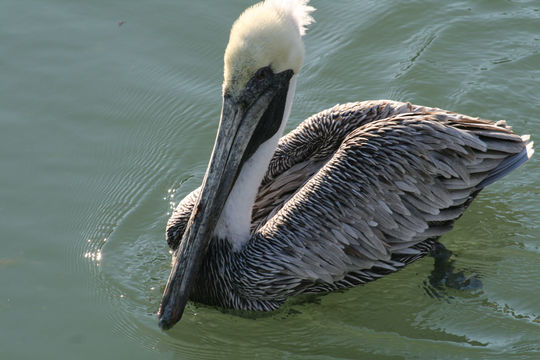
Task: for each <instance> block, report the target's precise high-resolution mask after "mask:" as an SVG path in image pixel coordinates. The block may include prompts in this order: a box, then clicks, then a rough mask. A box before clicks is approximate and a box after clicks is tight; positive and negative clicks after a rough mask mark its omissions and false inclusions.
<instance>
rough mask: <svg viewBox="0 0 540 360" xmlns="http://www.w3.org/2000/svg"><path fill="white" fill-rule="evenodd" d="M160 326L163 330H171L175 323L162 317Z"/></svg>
mask: <svg viewBox="0 0 540 360" xmlns="http://www.w3.org/2000/svg"><path fill="white" fill-rule="evenodd" d="M159 327H160V328H161V330H169V329H170V328H172V327H173V324H171V322H170V321H168V320H166V319H163V318H161V319H159Z"/></svg>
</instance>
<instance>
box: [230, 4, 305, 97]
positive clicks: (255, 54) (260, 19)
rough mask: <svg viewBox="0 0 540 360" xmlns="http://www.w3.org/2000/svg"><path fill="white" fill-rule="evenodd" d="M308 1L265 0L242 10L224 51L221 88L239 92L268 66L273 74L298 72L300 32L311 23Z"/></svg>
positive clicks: (235, 94) (300, 52)
mask: <svg viewBox="0 0 540 360" xmlns="http://www.w3.org/2000/svg"><path fill="white" fill-rule="evenodd" d="M308 1H309V0H266V1H264V2H261V3H258V4H255V5H253V6H251V7H250V8H248V9H247V10H245V11H244V12H243V13H242V15H240V17H239V18H238V19H237V20H236V21H235V23H234V24H233V27H232V29H231V34H230V37H229V44H228V45H227V49H226V50H225V70H224V82H223V90H224V91H227V92H228V93H229V94H230V95H232V96H237V95H239V94H240V92H241V91H242V89H243V88H244V87H245V86H246V83H247V82H248V80H249V79H250V78H251V77H252V76H253V75H254V74H255V72H256V71H257V70H258V69H260V68H262V67H265V66H270V67H271V68H272V70H273V71H274V73H279V72H282V71H285V70H293V71H294V73H295V74H297V73H298V72H299V71H300V68H301V67H302V62H303V60H304V44H303V42H302V35H304V34H305V31H306V26H307V25H309V24H311V23H312V22H313V18H312V17H311V16H310V13H311V12H312V11H314V10H315V8H313V7H311V6H308V5H307V3H308Z"/></svg>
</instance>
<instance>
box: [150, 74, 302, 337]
mask: <svg viewBox="0 0 540 360" xmlns="http://www.w3.org/2000/svg"><path fill="white" fill-rule="evenodd" d="M291 76H292V71H290V70H288V71H286V72H283V73H280V74H276V75H274V79H273V80H272V83H271V86H266V87H265V88H264V89H263V91H259V92H258V93H257V92H255V93H254V95H253V96H252V100H253V101H249V102H246V101H245V100H246V96H247V99H248V100H249V97H250V96H251V95H250V94H249V93H248V94H247V95H246V96H243V97H241V98H240V99H241V100H233V98H232V97H229V96H227V95H225V96H224V97H223V106H222V110H221V120H220V124H219V129H218V134H217V137H216V142H215V144H214V150H213V152H212V156H211V158H210V163H209V165H208V168H207V170H206V174H205V176H204V179H203V184H202V190H201V193H200V196H199V199H198V201H197V203H196V204H195V206H194V208H193V209H194V210H193V212H192V214H191V217H190V219H189V222H188V224H187V226H186V231H185V232H184V235H183V237H182V241H181V242H180V245H179V247H178V249H177V250H176V251H175V253H174V254H173V263H172V269H171V273H170V275H169V279H168V281H167V285H166V286H165V291H164V293H163V298H162V300H161V306H160V309H159V312H158V317H159V326H160V327H161V328H162V329H165V330H166V329H169V328H171V327H172V326H173V325H174V324H176V323H177V322H178V321H179V320H180V318H181V317H182V313H183V311H184V308H185V306H186V303H187V301H188V299H189V294H190V289H191V286H192V283H193V280H194V278H195V276H196V275H197V273H198V272H199V270H200V267H201V264H202V261H203V259H204V256H205V254H206V250H207V248H208V243H209V241H210V239H211V237H212V235H213V232H214V229H215V227H216V225H217V222H218V220H219V217H220V215H221V212H222V210H223V207H224V205H225V202H226V201H227V198H228V196H229V193H230V192H231V189H232V187H233V185H234V182H235V181H236V177H237V175H238V173H239V171H240V168H241V166H242V164H243V162H244V161H245V160H246V155H248V156H249V155H251V153H252V152H253V147H257V146H258V145H260V143H259V144H257V140H255V141H254V139H258V138H260V134H259V135H258V136H255V134H256V133H260V132H261V131H264V130H265V126H261V123H264V122H267V121H277V122H279V123H280V122H281V120H282V117H283V108H284V100H282V98H283V99H284V98H286V97H287V90H288V84H289V80H290V78H291ZM246 91H247V90H246ZM283 94H285V96H283ZM276 99H277V101H276ZM246 104H249V105H246ZM278 113H281V115H280V117H279V119H274V118H275V117H276V114H278ZM266 128H267V126H266ZM278 128H279V125H278ZM274 133H275V132H274Z"/></svg>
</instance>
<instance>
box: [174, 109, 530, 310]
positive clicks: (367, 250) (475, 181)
mask: <svg viewBox="0 0 540 360" xmlns="http://www.w3.org/2000/svg"><path fill="white" fill-rule="evenodd" d="M532 153H533V150H532V142H529V140H528V136H524V137H520V136H518V135H516V134H515V133H513V132H512V131H511V130H510V128H509V127H508V126H507V125H506V123H505V122H504V121H499V122H496V123H495V122H492V121H488V120H482V119H478V118H472V117H469V116H466V115H461V114H457V113H453V112H449V111H444V110H441V109H436V108H427V107H422V106H416V105H411V104H409V103H402V102H395V101H386V100H381V101H366V102H359V103H349V104H344V105H337V106H335V107H333V108H331V109H328V110H325V111H322V112H320V113H318V114H316V115H313V116H311V117H310V118H308V119H307V120H305V121H304V122H303V123H302V124H300V125H299V126H298V127H297V128H296V129H295V130H293V131H292V132H290V133H289V134H288V135H286V136H284V137H283V138H281V140H280V141H279V145H278V147H277V149H276V151H275V153H274V156H273V158H272V160H271V162H270V164H269V166H268V170H267V173H266V175H265V177H264V179H263V182H262V184H261V186H260V188H259V192H258V195H257V200H256V203H255V205H254V207H253V214H252V236H251V239H250V240H249V241H248V242H247V243H246V244H245V245H244V246H243V248H242V249H241V250H240V251H233V250H232V248H231V246H230V244H228V243H227V241H226V240H224V239H219V238H217V237H216V238H214V239H213V240H212V241H211V242H210V244H209V249H208V254H207V256H206V258H205V259H204V260H203V265H202V271H201V273H200V274H199V275H198V280H197V281H196V285H195V286H194V288H193V290H192V295H191V298H192V299H193V300H196V301H200V302H204V303H208V304H214V305H220V306H224V307H232V308H237V309H248V310H272V309H275V308H277V307H279V305H281V303H283V301H285V300H286V299H287V298H288V297H290V296H293V295H296V294H299V293H312V292H319V291H329V290H333V289H338V288H347V287H351V286H355V285H359V284H363V283H365V282H367V281H371V280H374V279H377V278H379V277H381V276H383V275H386V274H389V273H391V272H394V271H396V270H399V269H400V268H402V267H403V266H405V265H406V264H408V263H410V262H412V261H414V260H416V259H418V258H421V257H422V256H424V255H425V254H427V253H428V252H429V251H430V249H431V248H432V246H433V244H435V241H436V239H437V238H438V237H440V236H441V235H443V234H445V233H446V232H448V231H450V229H451V228H452V226H453V224H454V222H455V221H456V220H457V219H458V218H459V217H460V216H461V215H462V214H463V212H464V211H465V209H466V208H467V206H468V205H469V204H470V202H471V201H472V200H473V199H474V197H475V196H476V195H477V194H478V193H479V191H480V190H481V189H482V188H484V187H485V186H487V185H489V184H491V183H492V182H493V181H495V180H497V179H499V178H500V177H502V176H504V175H506V174H507V173H508V172H510V171H512V170H513V169H515V168H516V167H517V166H519V165H521V164H522V163H523V162H525V161H527V160H528V159H529V158H530V156H531V155H532ZM198 191H199V189H196V190H195V191H193V192H192V193H191V194H189V195H188V196H187V197H186V198H185V199H184V200H183V201H182V202H181V203H180V204H179V205H178V208H177V209H176V210H175V212H174V214H173V215H172V216H171V218H170V220H169V223H168V226H167V241H168V243H169V245H170V246H171V248H173V249H175V248H176V247H177V246H178V243H179V241H180V239H181V238H182V234H183V232H184V228H185V226H186V223H187V221H188V219H189V216H190V214H191V211H192V208H193V204H194V203H195V201H196V199H197V196H198Z"/></svg>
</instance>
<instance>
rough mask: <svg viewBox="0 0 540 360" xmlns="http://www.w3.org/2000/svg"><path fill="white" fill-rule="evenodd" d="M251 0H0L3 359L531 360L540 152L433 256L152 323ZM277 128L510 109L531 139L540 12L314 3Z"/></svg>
mask: <svg viewBox="0 0 540 360" xmlns="http://www.w3.org/2000/svg"><path fill="white" fill-rule="evenodd" d="M250 4H251V2H250V1H244V0H243V1H228V2H225V1H216V0H212V1H205V2H195V1H183V0H175V1H173V0H152V1H148V0H131V1H127V0H115V1H104V0H97V1H65V0H39V1H38V0H2V2H1V4H0V189H1V190H0V231H1V233H0V234H1V247H0V281H1V283H0V289H1V296H0V358H1V359H72V358H74V359H101V358H102V359H253V358H257V359H434V358H439V359H540V301H539V300H538V298H539V294H540V220H539V218H540V189H539V185H540V182H539V180H538V179H539V178H540V156H538V155H540V154H537V155H536V157H535V158H533V159H532V160H531V161H530V162H529V163H528V164H527V165H526V166H525V167H522V168H520V169H519V170H518V171H516V172H514V173H513V174H512V175H510V176H508V177H506V178H505V179H503V180H502V181H500V182H498V183H496V184H494V185H493V186H491V187H489V188H488V189H486V190H485V191H484V192H483V193H482V194H481V196H479V198H478V199H477V201H476V202H475V203H474V204H473V205H472V206H471V208H470V209H469V210H468V211H467V213H466V214H465V216H464V217H463V218H462V219H461V220H460V221H459V223H458V224H457V226H456V228H455V230H454V231H453V232H452V233H451V234H449V235H447V236H445V237H444V239H443V242H444V243H445V244H446V246H447V247H448V248H450V249H451V250H452V251H453V252H454V257H453V260H454V266H455V268H456V269H458V270H461V271H463V272H464V273H465V275H466V276H474V277H477V278H479V279H480V280H481V282H482V284H483V287H482V289H480V290H475V291H458V290H451V289H449V290H446V291H443V292H442V293H439V294H438V295H439V296H438V297H437V296H430V294H432V289H430V287H429V286H428V285H427V283H428V276H429V273H430V271H431V269H432V267H433V260H432V259H431V258H426V259H423V260H421V261H418V262H417V263H415V264H413V265H411V266H410V267H408V268H407V269H406V270H404V271H402V272H400V273H397V274H394V275H392V276H389V277H387V278H385V279H383V280H380V281H377V282H374V283H371V284H369V285H367V286H363V287H360V288H355V289H352V290H350V291H347V292H344V293H336V294H330V295H328V296H324V297H321V298H318V299H315V301H311V302H307V303H299V302H298V301H297V302H293V303H290V304H288V305H287V306H286V307H285V308H284V309H283V310H281V311H279V312H277V313H275V314H271V315H268V316H255V317H241V316H238V315H234V314H229V313H222V312H221V311H219V310H218V309H213V308H207V307H202V306H197V305H194V304H190V305H188V308H187V309H186V313H185V315H184V319H183V320H182V322H181V323H180V324H179V325H177V326H176V327H175V328H174V329H173V330H171V331H169V332H162V331H161V330H160V329H159V328H158V326H157V320H156V316H155V312H156V310H157V308H158V305H159V301H160V296H161V292H162V290H163V287H164V284H165V281H166V278H167V275H168V272H169V261H170V255H169V253H168V248H167V246H166V243H165V240H164V228H165V224H166V221H167V218H168V215H169V213H170V211H171V209H172V208H173V206H174V204H176V203H177V202H178V201H179V200H180V199H182V197H183V196H184V195H185V194H186V193H188V192H189V191H191V190H192V189H193V188H194V187H196V186H198V184H199V183H200V181H201V178H202V175H203V172H204V170H205V166H206V161H207V160H208V157H209V154H210V150H211V146H212V144H213V138H214V135H215V131H216V128H217V121H218V116H219V110H220V91H221V89H220V82H221V79H222V54H223V51H224V49H225V46H226V42H227V39H228V31H229V29H230V26H231V24H232V22H233V21H234V19H235V18H236V17H237V16H238V15H239V14H240V13H241V11H242V10H243V9H244V8H245V7H247V6H248V5H250ZM313 5H314V6H315V7H317V8H318V11H317V12H316V13H315V14H314V17H315V18H316V21H317V23H315V24H314V25H312V26H311V29H310V30H309V32H308V34H307V36H306V38H305V43H306V51H307V56H306V61H305V64H304V67H303V69H302V72H301V74H300V76H299V79H298V86H297V95H296V98H295V99H296V100H295V105H294V106H293V111H292V115H291V120H290V122H289V125H288V129H292V128H294V127H295V126H296V125H297V124H298V123H299V122H300V121H301V120H302V119H304V118H305V117H307V116H308V115H310V114H312V113H314V112H317V111H320V110H322V109H325V108H327V107H329V106H332V105H334V104H336V103H338V102H347V101H356V100H366V99H379V98H391V99H395V100H404V101H411V102H413V103H417V104H423V105H430V106H438V107H442V108H447V109H451V110H454V111H458V112H463V113H467V114H471V115H475V116H481V117H485V118H490V119H507V120H508V121H509V122H510V123H511V124H512V125H513V127H514V130H515V131H516V132H518V133H520V134H532V136H533V138H535V140H536V141H537V143H540V112H539V109H540V2H539V1H538V0H534V1H525V0H521V1H518V0H515V1H510V0H504V1H503V0H464V1H454V2H447V1H442V0H437V1H436V0H432V1H428V0H425V1H401V2H398V1H389V0H377V1H375V0H371V1H358V0H354V1H353V0H349V1H335V2H330V1H326V2H323V1H321V0H319V1H315V0H313Z"/></svg>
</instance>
